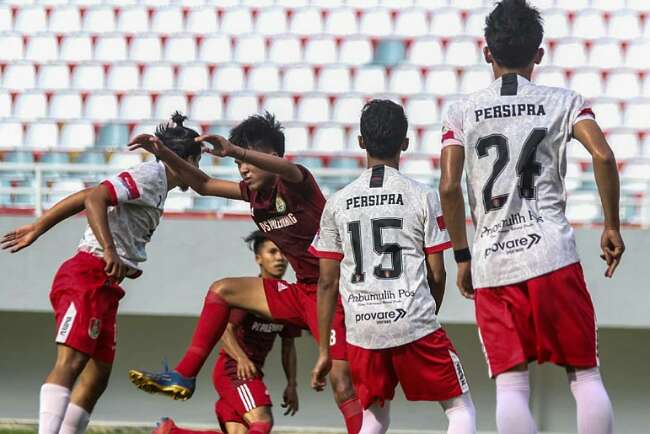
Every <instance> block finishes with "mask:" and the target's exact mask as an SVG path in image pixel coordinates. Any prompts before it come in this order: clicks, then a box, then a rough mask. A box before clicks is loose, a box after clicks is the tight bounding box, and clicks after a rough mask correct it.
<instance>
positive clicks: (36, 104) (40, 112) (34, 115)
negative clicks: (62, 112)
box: [13, 91, 47, 121]
mask: <svg viewBox="0 0 650 434" xmlns="http://www.w3.org/2000/svg"><path fill="white" fill-rule="evenodd" d="M13 115H14V117H15V118H18V119H20V120H23V121H29V120H35V119H39V118H45V117H47V97H46V96H45V94H44V93H43V92H41V91H27V92H24V93H21V94H19V95H17V96H16V101H15V103H14V114H13Z"/></svg>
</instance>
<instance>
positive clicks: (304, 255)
mask: <svg viewBox="0 0 650 434" xmlns="http://www.w3.org/2000/svg"><path fill="white" fill-rule="evenodd" d="M298 167H299V168H300V170H301V171H302V173H303V176H304V179H303V180H302V182H297V183H292V182H287V181H285V180H283V179H281V178H280V177H278V179H277V182H276V183H275V185H274V186H273V188H271V189H270V190H266V191H251V190H249V188H248V186H247V185H246V183H244V182H243V181H242V182H240V184H239V187H240V189H241V194H242V199H244V200H245V201H247V202H250V205H251V216H252V217H253V220H254V221H255V223H257V227H258V228H259V229H260V231H262V232H264V234H265V235H266V236H267V237H268V238H269V239H270V240H271V241H273V242H274V243H275V244H276V245H277V246H278V247H279V248H280V250H281V251H282V253H284V255H285V256H286V257H287V259H288V260H289V263H290V264H291V267H292V268H293V271H295V272H296V278H297V279H298V282H300V283H317V282H318V271H319V270H318V258H316V257H315V256H313V255H312V254H311V253H309V252H308V251H307V249H309V246H310V245H311V242H312V241H313V240H314V236H316V232H318V227H319V225H320V216H321V214H322V213H323V208H324V207H325V197H324V196H323V193H322V192H321V191H320V187H318V184H317V183H316V180H315V179H314V176H313V175H312V174H311V173H310V172H309V170H307V169H306V168H304V167H303V166H298Z"/></svg>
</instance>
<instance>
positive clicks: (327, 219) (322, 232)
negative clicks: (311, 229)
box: [309, 198, 343, 261]
mask: <svg viewBox="0 0 650 434" xmlns="http://www.w3.org/2000/svg"><path fill="white" fill-rule="evenodd" d="M309 253H311V254H312V255H314V256H316V257H317V258H324V259H335V260H337V261H340V260H342V259H343V245H342V243H341V234H340V233H339V230H338V227H337V226H336V220H335V218H334V205H333V200H332V198H330V199H329V200H328V201H327V203H326V204H325V209H323V215H322V216H321V219H320V229H319V231H318V233H316V236H315V237H314V241H313V242H312V243H311V246H309Z"/></svg>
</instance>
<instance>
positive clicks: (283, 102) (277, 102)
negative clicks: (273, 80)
mask: <svg viewBox="0 0 650 434" xmlns="http://www.w3.org/2000/svg"><path fill="white" fill-rule="evenodd" d="M264 110H267V111H269V112H270V113H273V114H274V115H275V117H276V118H277V119H278V120H280V121H281V122H286V121H291V120H293V119H294V118H295V107H294V103H293V98H292V97H291V95H289V94H274V95H268V96H267V97H266V98H265V99H264V103H263V105H262V111H264Z"/></svg>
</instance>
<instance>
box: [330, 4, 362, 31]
mask: <svg viewBox="0 0 650 434" xmlns="http://www.w3.org/2000/svg"><path fill="white" fill-rule="evenodd" d="M325 33H327V34H331V35H339V36H349V35H354V34H357V33H359V22H358V20H357V15H356V13H355V11H354V9H352V8H336V9H332V10H330V11H329V12H328V14H327V16H326V18H325Z"/></svg>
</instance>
